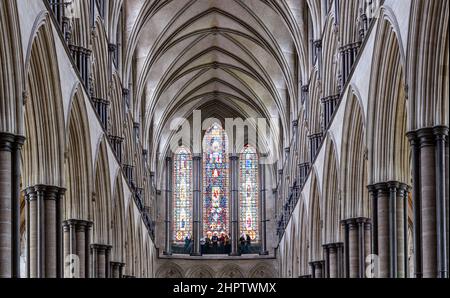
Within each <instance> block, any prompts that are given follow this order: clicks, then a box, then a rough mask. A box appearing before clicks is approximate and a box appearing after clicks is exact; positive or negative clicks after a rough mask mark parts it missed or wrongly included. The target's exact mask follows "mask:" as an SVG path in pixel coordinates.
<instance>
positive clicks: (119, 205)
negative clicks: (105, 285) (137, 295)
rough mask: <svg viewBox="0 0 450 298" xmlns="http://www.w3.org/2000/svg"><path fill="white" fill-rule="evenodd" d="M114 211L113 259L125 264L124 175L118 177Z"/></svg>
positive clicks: (114, 194)
mask: <svg viewBox="0 0 450 298" xmlns="http://www.w3.org/2000/svg"><path fill="white" fill-rule="evenodd" d="M113 198H114V199H113V202H114V206H113V210H112V214H113V215H112V235H113V236H112V239H113V241H112V246H113V248H112V257H113V260H114V261H115V262H121V263H124V262H125V255H126V254H125V237H126V230H125V228H126V226H125V199H124V194H123V183H122V175H121V174H120V172H119V174H118V175H117V178H116V183H115V189H114V192H113Z"/></svg>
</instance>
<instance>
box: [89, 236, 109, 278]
mask: <svg viewBox="0 0 450 298" xmlns="http://www.w3.org/2000/svg"><path fill="white" fill-rule="evenodd" d="M111 248H112V246H110V245H104V244H91V254H92V277H93V278H108V277H109V271H110V267H109V265H110V262H109V256H110V252H111Z"/></svg>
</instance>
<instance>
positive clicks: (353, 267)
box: [347, 219, 360, 278]
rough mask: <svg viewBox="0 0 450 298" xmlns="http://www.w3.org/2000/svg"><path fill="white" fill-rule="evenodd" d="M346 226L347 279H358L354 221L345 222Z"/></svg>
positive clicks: (356, 233) (355, 223) (357, 232)
mask: <svg viewBox="0 0 450 298" xmlns="http://www.w3.org/2000/svg"><path fill="white" fill-rule="evenodd" d="M347 226H348V239H349V241H348V258H349V277H350V278H358V277H360V276H359V257H360V256H359V241H358V236H359V231H358V224H357V222H356V219H349V220H347Z"/></svg>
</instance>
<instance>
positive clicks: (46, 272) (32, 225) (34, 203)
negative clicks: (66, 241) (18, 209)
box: [25, 185, 65, 278]
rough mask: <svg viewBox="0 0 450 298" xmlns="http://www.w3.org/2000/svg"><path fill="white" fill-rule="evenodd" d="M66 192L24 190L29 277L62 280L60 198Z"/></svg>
mask: <svg viewBox="0 0 450 298" xmlns="http://www.w3.org/2000/svg"><path fill="white" fill-rule="evenodd" d="M64 192H65V190H64V189H62V188H59V187H56V186H45V185H37V186H32V187H29V188H28V189H26V190H25V194H26V200H27V211H28V212H27V217H28V218H27V222H28V223H29V224H28V226H27V227H28V228H29V229H28V231H27V237H28V238H27V239H28V245H27V251H28V254H27V255H28V256H29V258H28V260H27V262H29V277H31V278H61V277H63V272H62V267H63V262H62V230H61V226H62V223H61V202H60V201H61V198H62V196H63V194H64Z"/></svg>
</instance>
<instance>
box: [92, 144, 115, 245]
mask: <svg viewBox="0 0 450 298" xmlns="http://www.w3.org/2000/svg"><path fill="white" fill-rule="evenodd" d="M94 179H95V180H94V198H93V202H92V208H93V212H92V213H93V215H94V216H93V219H94V234H93V240H94V243H96V244H106V245H109V244H110V241H111V237H110V222H111V185H110V184H111V183H110V181H111V179H110V169H109V162H108V152H107V148H106V139H105V137H102V139H101V141H100V144H99V147H98V152H97V158H96V161H95V178H94Z"/></svg>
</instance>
